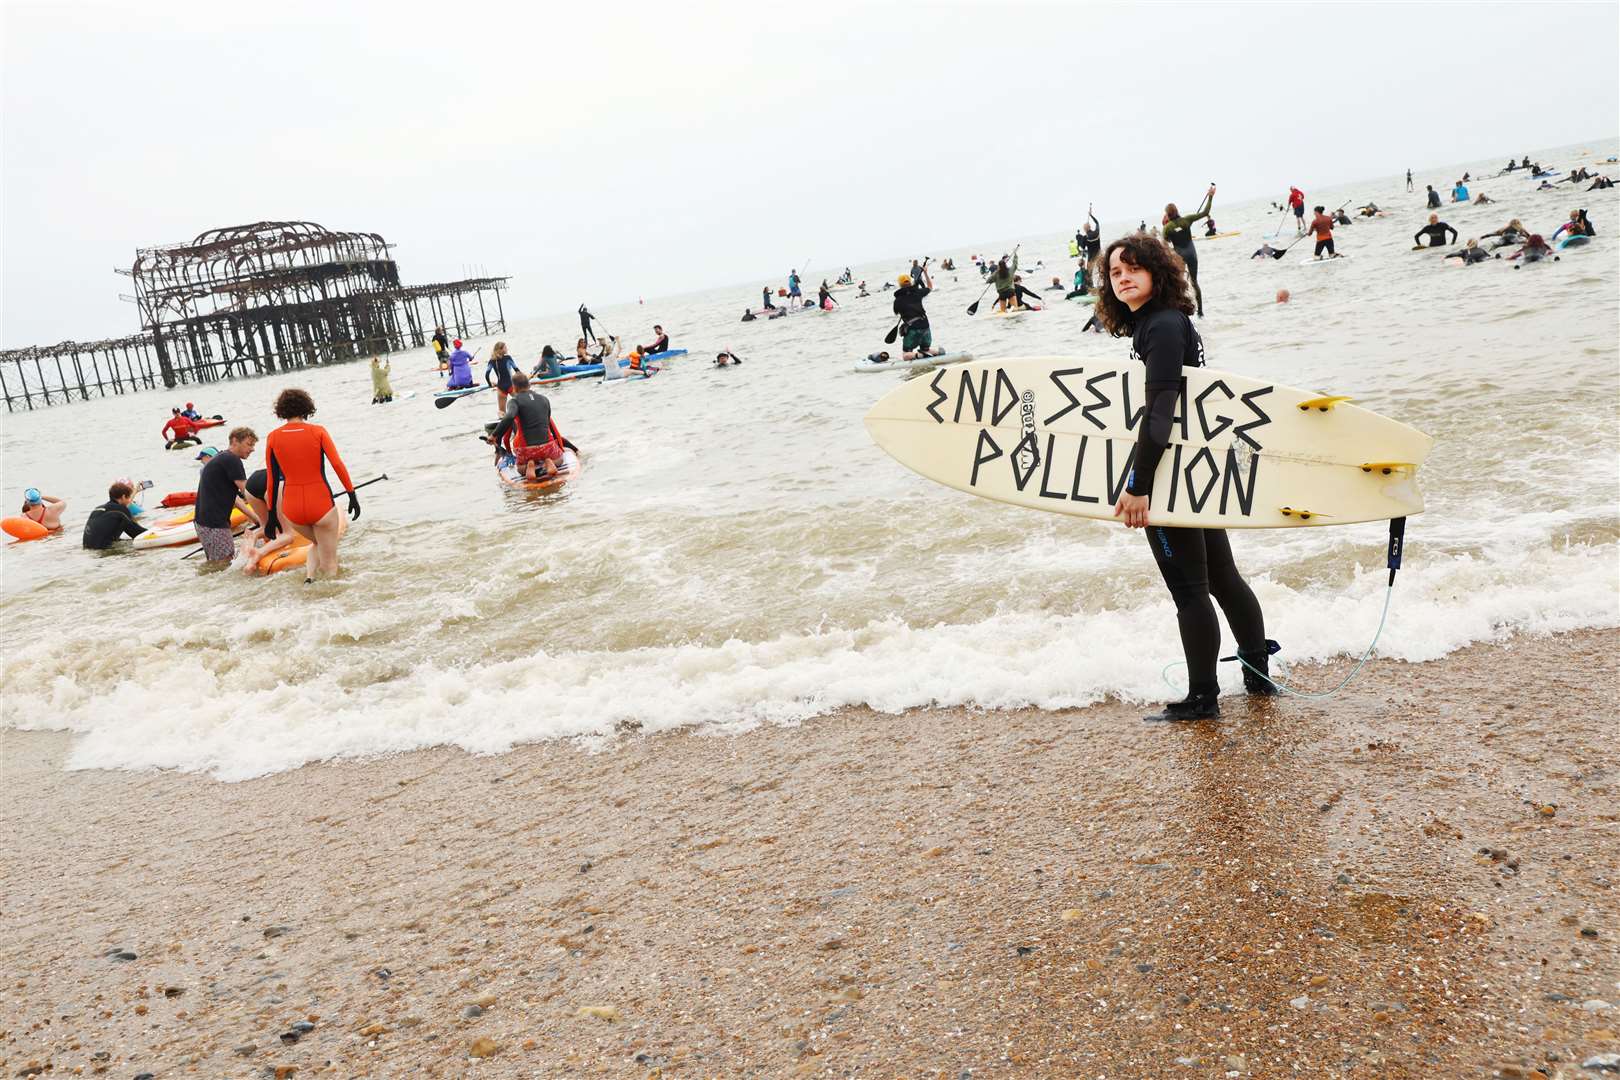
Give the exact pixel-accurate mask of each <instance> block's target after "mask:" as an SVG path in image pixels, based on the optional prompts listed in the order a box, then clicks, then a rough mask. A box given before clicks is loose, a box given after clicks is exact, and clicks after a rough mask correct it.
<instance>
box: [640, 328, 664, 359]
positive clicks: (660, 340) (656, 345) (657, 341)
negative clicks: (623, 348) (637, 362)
mask: <svg viewBox="0 0 1620 1080" xmlns="http://www.w3.org/2000/svg"><path fill="white" fill-rule="evenodd" d="M653 333H654V334H657V335H658V336H657V337H655V338H653V343H652V344H651V345H643V346H641V347H640V348H638V349H637V350H636V351H637V352H639V353H640V354H641V355H642V356H651V355H652V354H653V353H661V352H668V351H669V335H668V334H666V333H664V328H663V327H662V326H659V325H657V324H654V325H653Z"/></svg>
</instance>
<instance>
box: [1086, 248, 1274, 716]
mask: <svg viewBox="0 0 1620 1080" xmlns="http://www.w3.org/2000/svg"><path fill="white" fill-rule="evenodd" d="M1177 262H1178V260H1177V259H1176V257H1175V254H1174V252H1173V251H1172V250H1171V248H1170V247H1169V246H1168V245H1167V244H1165V243H1163V242H1162V241H1159V240H1156V239H1154V238H1152V237H1148V236H1142V235H1139V234H1138V235H1134V236H1125V237H1121V238H1120V239H1118V240H1115V241H1114V242H1113V243H1111V244H1109V245H1108V250H1107V251H1106V252H1105V253H1104V256H1103V264H1102V265H1103V268H1104V272H1103V273H1102V275H1101V280H1100V281H1099V283H1098V294H1097V317H1098V319H1100V320H1101V321H1102V324H1103V325H1104V326H1105V327H1106V328H1107V330H1108V332H1109V333H1111V334H1113V335H1114V336H1116V337H1119V336H1122V335H1124V334H1127V333H1129V334H1130V335H1131V358H1132V359H1133V360H1140V361H1141V362H1142V363H1143V364H1144V365H1145V366H1146V368H1147V371H1146V378H1145V379H1144V382H1143V394H1144V399H1145V400H1144V405H1143V413H1142V417H1143V419H1142V423H1141V426H1140V428H1139V429H1138V432H1137V440H1136V453H1135V457H1134V460H1133V463H1132V468H1131V472H1130V474H1129V477H1128V479H1127V481H1126V486H1125V491H1124V492H1123V493H1122V494H1121V495H1120V497H1119V501H1118V503H1117V504H1116V505H1115V506H1114V514H1115V515H1116V516H1117V517H1120V518H1122V519H1124V522H1125V524H1126V525H1127V526H1128V527H1130V528H1133V529H1140V528H1145V529H1147V535H1148V546H1149V547H1150V548H1151V549H1152V551H1153V559H1154V561H1155V562H1157V563H1158V565H1159V573H1160V575H1161V576H1163V578H1164V583H1165V585H1166V586H1168V587H1169V589H1170V595H1171V597H1172V598H1173V599H1174V600H1175V603H1176V622H1177V623H1178V624H1179V626H1180V629H1181V647H1182V651H1183V652H1184V653H1185V654H1186V657H1187V671H1188V678H1189V681H1190V687H1189V690H1188V694H1187V697H1186V698H1185V699H1184V700H1182V701H1175V702H1171V703H1170V704H1169V705H1166V706H1165V708H1164V711H1163V712H1160V713H1156V714H1154V715H1153V716H1149V717H1147V719H1149V720H1205V719H1210V718H1213V717H1217V716H1219V715H1220V714H1221V707H1220V701H1219V695H1220V686H1219V683H1218V682H1217V680H1216V676H1215V664H1216V661H1217V659H1218V658H1219V656H1220V649H1221V628H1220V622H1219V621H1218V620H1217V618H1216V616H1215V606H1214V604H1212V603H1211V602H1210V598H1211V597H1213V598H1214V600H1215V603H1218V604H1220V606H1221V610H1222V611H1223V612H1225V614H1226V621H1227V623H1228V625H1230V626H1231V628H1232V634H1233V636H1234V637H1236V638H1237V645H1238V655H1239V656H1240V657H1242V658H1243V661H1244V663H1245V664H1248V665H1250V666H1252V667H1253V668H1254V669H1256V671H1258V672H1259V673H1262V674H1256V671H1250V670H1249V669H1248V668H1245V669H1244V672H1243V682H1244V686H1245V687H1246V688H1247V689H1248V691H1249V692H1250V693H1251V694H1272V693H1275V692H1276V688H1275V687H1274V686H1273V685H1272V684H1271V682H1270V680H1269V679H1267V678H1265V677H1264V675H1263V673H1264V672H1266V671H1267V658H1268V656H1269V654H1270V646H1269V643H1268V642H1267V641H1266V625H1265V616H1264V614H1263V613H1262V612H1261V610H1260V602H1259V601H1258V600H1256V599H1255V596H1254V592H1253V590H1251V589H1250V588H1249V586H1248V583H1247V582H1245V581H1244V580H1243V577H1242V575H1240V574H1239V573H1238V569H1237V564H1236V563H1235V562H1234V561H1233V559H1232V546H1231V543H1230V542H1229V541H1228V540H1227V538H1226V532H1225V530H1223V529H1191V528H1169V527H1166V526H1162V525H1151V524H1149V521H1148V516H1149V513H1150V512H1151V507H1152V502H1153V487H1154V474H1155V472H1156V471H1157V468H1158V464H1159V460H1160V458H1161V457H1162V456H1163V455H1164V452H1165V448H1166V447H1167V446H1168V445H1169V443H1170V435H1171V430H1172V428H1173V427H1174V417H1175V413H1176V408H1177V405H1178V403H1179V402H1180V400H1181V389H1182V385H1183V376H1182V369H1183V368H1186V367H1202V366H1203V364H1204V344H1203V341H1202V340H1201V339H1200V338H1199V336H1198V331H1197V329H1195V328H1194V327H1193V323H1192V319H1191V318H1190V316H1191V315H1192V313H1193V299H1192V297H1191V296H1189V295H1188V290H1187V286H1186V285H1185V284H1184V282H1183V279H1182V275H1181V267H1180V266H1178V265H1177Z"/></svg>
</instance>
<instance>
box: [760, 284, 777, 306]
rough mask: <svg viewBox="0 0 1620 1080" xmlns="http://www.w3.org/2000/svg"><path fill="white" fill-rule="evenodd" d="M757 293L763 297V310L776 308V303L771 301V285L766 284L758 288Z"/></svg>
mask: <svg viewBox="0 0 1620 1080" xmlns="http://www.w3.org/2000/svg"><path fill="white" fill-rule="evenodd" d="M759 295H760V296H761V297H762V298H763V299H764V307H765V310H767V311H775V310H776V305H775V304H773V303H771V287H770V286H769V285H767V286H765V287H764V288H763V289H761V290H759Z"/></svg>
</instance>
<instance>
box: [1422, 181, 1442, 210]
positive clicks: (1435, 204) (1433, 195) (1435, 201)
mask: <svg viewBox="0 0 1620 1080" xmlns="http://www.w3.org/2000/svg"><path fill="white" fill-rule="evenodd" d="M1423 186H1424V187H1426V188H1428V189H1429V193H1428V194H1427V195H1425V196H1424V200H1425V201H1426V202H1427V203H1428V204H1429V209H1430V210H1438V209H1439V208H1440V193H1439V192H1438V191H1436V190H1434V185H1433V184H1424V185H1423Z"/></svg>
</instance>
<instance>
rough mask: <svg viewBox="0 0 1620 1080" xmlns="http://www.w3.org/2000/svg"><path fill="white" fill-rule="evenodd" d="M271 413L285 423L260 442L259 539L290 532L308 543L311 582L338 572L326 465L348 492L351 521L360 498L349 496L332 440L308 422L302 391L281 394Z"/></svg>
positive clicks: (310, 410) (311, 404)
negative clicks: (263, 510) (264, 511)
mask: <svg viewBox="0 0 1620 1080" xmlns="http://www.w3.org/2000/svg"><path fill="white" fill-rule="evenodd" d="M275 411H276V415H277V416H279V417H280V418H281V419H283V420H285V421H287V422H286V423H285V424H282V425H281V426H280V427H278V428H276V429H275V430H274V431H272V432H271V433H270V435H269V437H268V438H267V439H265V442H264V464H265V469H266V470H267V471H268V473H269V476H268V483H266V485H265V500H264V501H265V503H266V505H267V506H268V508H269V510H270V514H269V515H268V516H267V518H266V519H265V529H264V535H265V537H266V538H267V539H274V538H275V534H276V532H277V531H278V527H279V528H280V529H292V530H293V531H295V532H297V533H298V534H299V535H300V536H303V537H304V538H306V539H308V540H309V541H310V542H311V543H312V544H313V545H314V549H313V550H312V551H311V552H310V557H309V562H308V563H307V564H306V565H307V566H308V568H309V570H310V574H309V576H306V577H305V578H304V581H305V582H306V583H307V582H310V581H313V580H314V576H313V575H314V573H320V574H323V575H328V576H329V575H331V574H335V573H337V568H338V561H337V549H338V539H339V537H340V536H341V535H342V532H341V530H340V529H339V527H338V526H339V524H340V522H341V520H342V519H341V518H340V517H339V516H338V512H337V506H336V504H334V503H333V502H332V491H331V488H330V485H329V484H328V483H327V479H326V463H327V462H328V461H330V462H331V463H332V468H333V469H334V470H336V472H337V476H338V479H339V480H341V481H343V490H344V491H345V492H347V493H348V496H349V519H350V520H351V521H352V520H354V519H356V518H358V517H359V516H360V498H359V496H357V495H355V493H354V482H353V481H351V480H350V479H349V470H348V469H347V468H346V467H345V466H344V464H343V459H342V458H340V457H338V452H337V447H336V446H334V445H332V436H330V435H328V434H327V433H326V429H325V428H323V427H321V426H320V425H318V424H312V423H310V422H309V418H310V417H311V416H314V415H315V400H314V399H313V398H311V397H310V396H309V394H308V393H306V392H305V391H303V390H283V391H282V392H281V393H280V394H279V395H277V397H276V410H275Z"/></svg>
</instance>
